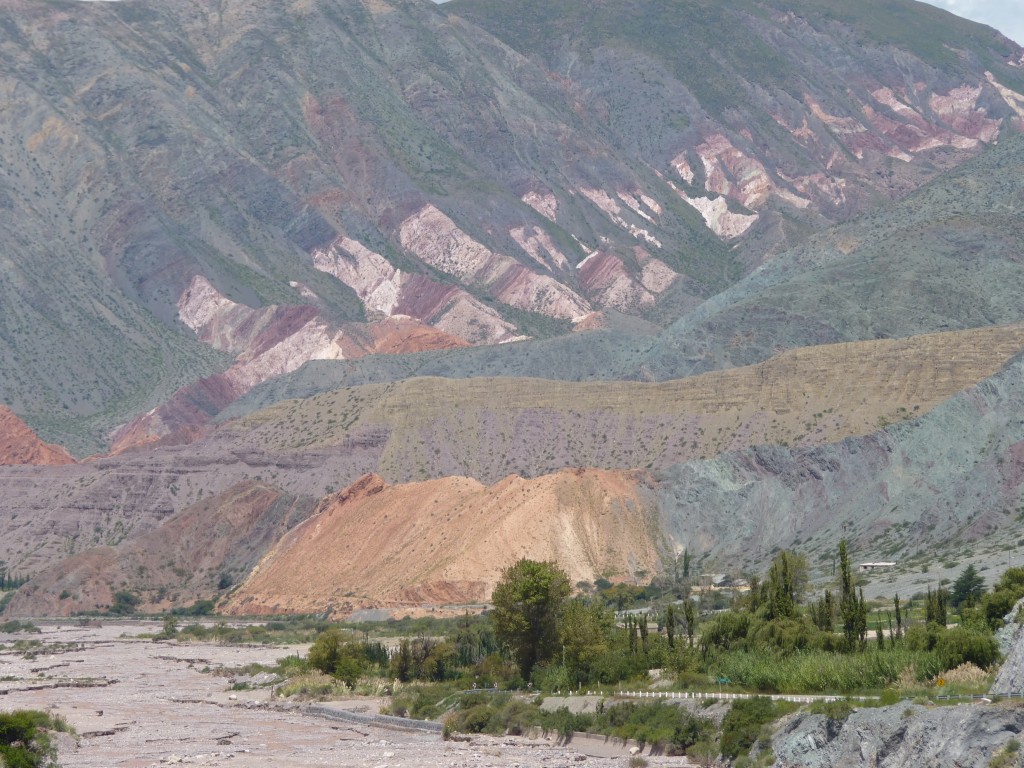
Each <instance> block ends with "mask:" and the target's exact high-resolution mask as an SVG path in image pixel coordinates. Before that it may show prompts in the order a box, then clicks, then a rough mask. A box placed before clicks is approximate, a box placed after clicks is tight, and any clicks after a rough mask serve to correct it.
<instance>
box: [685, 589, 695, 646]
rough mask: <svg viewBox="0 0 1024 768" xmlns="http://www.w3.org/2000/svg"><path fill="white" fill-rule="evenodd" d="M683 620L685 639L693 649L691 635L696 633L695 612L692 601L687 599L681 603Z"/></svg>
mask: <svg viewBox="0 0 1024 768" xmlns="http://www.w3.org/2000/svg"><path fill="white" fill-rule="evenodd" d="M683 620H684V621H685V622H686V639H687V642H688V643H689V645H690V647H691V648H693V635H694V633H695V632H696V631H697V610H696V609H695V608H694V607H693V600H689V599H687V601H686V602H685V603H683Z"/></svg>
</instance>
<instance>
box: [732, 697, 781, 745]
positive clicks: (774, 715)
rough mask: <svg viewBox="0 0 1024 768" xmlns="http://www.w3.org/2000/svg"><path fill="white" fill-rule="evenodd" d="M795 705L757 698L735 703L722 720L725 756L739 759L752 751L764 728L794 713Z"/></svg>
mask: <svg viewBox="0 0 1024 768" xmlns="http://www.w3.org/2000/svg"><path fill="white" fill-rule="evenodd" d="M795 708H796V705H794V704H791V703H789V702H784V701H772V700H771V699H767V698H762V697H757V698H753V699H743V700H740V701H736V702H733V705H732V707H731V708H730V709H729V711H728V712H727V713H726V715H725V718H723V720H722V742H721V750H722V754H723V755H725V756H726V757H728V758H731V759H736V758H737V757H739V756H740V755H741V754H743V753H745V752H748V751H750V748H751V747H752V746H754V742H755V741H757V740H758V737H759V736H760V735H761V729H762V726H765V725H768V724H769V723H772V722H774V721H775V720H777V719H778V718H780V717H782V715H785V714H788V713H789V712H792V711H793V710H794V709H795Z"/></svg>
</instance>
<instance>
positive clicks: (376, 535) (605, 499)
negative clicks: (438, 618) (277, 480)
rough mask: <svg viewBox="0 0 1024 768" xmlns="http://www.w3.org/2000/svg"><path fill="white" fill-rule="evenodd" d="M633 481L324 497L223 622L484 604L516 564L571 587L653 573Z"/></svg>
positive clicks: (652, 518) (403, 489) (541, 481)
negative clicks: (522, 561) (527, 561)
mask: <svg viewBox="0 0 1024 768" xmlns="http://www.w3.org/2000/svg"><path fill="white" fill-rule="evenodd" d="M649 499H650V489H649V487H648V483H647V481H646V479H645V478H644V476H643V475H642V474H640V473H632V472H607V471H600V470H573V471H565V472H561V473H558V474H555V475H547V476H544V477H539V478H536V479H533V480H524V479H523V478H520V477H514V476H513V477H508V478H505V479H504V480H502V481H500V482H498V483H496V484H494V485H492V486H489V487H488V486H485V485H483V484H482V483H480V482H478V481H476V480H473V479H471V478H465V477H448V478H443V479H440V480H430V481H427V482H423V483H412V484H408V485H387V484H386V483H385V482H384V481H383V480H382V479H381V478H380V477H378V476H376V475H367V476H365V477H363V478H361V479H360V480H359V481H358V482H356V483H355V484H353V485H352V486H350V487H349V488H347V489H345V490H344V491H341V492H339V493H337V494H335V495H334V496H329V497H327V498H326V499H324V500H323V501H322V502H321V504H320V506H319V507H318V509H317V512H316V514H315V515H314V516H313V517H311V518H310V519H309V520H307V521H306V522H305V523H303V524H302V525H300V526H298V527H296V528H295V529H294V530H293V531H291V532H290V533H289V534H288V535H287V536H285V537H284V538H283V539H282V540H281V541H280V543H279V544H278V545H277V546H276V547H275V548H274V549H273V550H272V551H271V552H270V553H269V554H268V555H267V556H266V557H265V558H264V559H263V560H262V561H261V562H260V563H259V565H258V566H257V567H256V568H255V569H254V570H253V572H252V574H251V575H250V576H249V578H247V579H246V580H245V582H243V583H242V585H241V586H240V587H239V588H238V589H237V590H236V591H234V592H233V593H232V594H231V597H230V600H229V602H228V604H227V606H226V607H225V610H226V611H227V612H228V613H240V614H259V613H314V612H316V613H320V612H323V611H325V610H327V611H331V612H332V613H335V614H340V615H347V614H348V613H350V612H352V611H353V610H357V609H359V608H362V607H375V608H381V607H383V608H387V609H390V610H392V611H394V612H396V613H402V612H408V611H409V610H413V609H422V608H423V607H424V606H431V605H432V606H438V605H441V606H443V605H446V604H460V603H474V602H486V601H487V600H488V599H489V598H490V595H491V592H492V591H493V589H494V586H495V584H497V582H498V580H499V579H500V577H501V571H502V569H503V568H505V567H506V566H508V565H510V564H511V563H513V562H515V561H516V560H517V559H519V558H520V557H530V558H533V559H538V560H551V561H554V562H557V563H559V564H560V565H561V566H562V567H563V568H564V569H565V570H566V572H567V573H568V574H569V578H570V580H571V581H572V582H573V583H574V584H575V583H577V582H580V581H588V582H592V581H593V580H594V579H596V578H597V577H599V576H602V575H604V576H605V577H614V578H628V579H633V578H636V577H638V575H640V574H643V575H646V574H651V573H654V572H656V571H657V570H658V569H659V568H660V567H661V563H662V559H663V557H664V556H665V554H666V552H667V551H669V550H667V542H666V541H665V540H664V539H662V538H661V536H660V533H659V531H660V529H661V526H660V523H659V520H658V512H657V507H656V506H652V505H651V503H650V500H649Z"/></svg>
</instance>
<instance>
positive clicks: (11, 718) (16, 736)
mask: <svg viewBox="0 0 1024 768" xmlns="http://www.w3.org/2000/svg"><path fill="white" fill-rule="evenodd" d="M48 731H70V728H69V727H68V725H67V723H65V722H64V721H63V720H62V719H61V718H53V717H51V716H50V715H48V714H46V713H45V712H39V711H37V710H31V709H21V710H16V711H14V712H5V713H0V758H2V760H3V765H6V766H11V768H37V766H40V767H41V766H56V765H57V763H56V757H57V751H56V749H55V748H54V747H53V745H52V744H51V743H50V738H49V733H48Z"/></svg>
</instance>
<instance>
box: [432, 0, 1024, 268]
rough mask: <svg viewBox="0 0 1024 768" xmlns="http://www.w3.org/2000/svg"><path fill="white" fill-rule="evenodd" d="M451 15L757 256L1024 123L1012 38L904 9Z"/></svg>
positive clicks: (633, 0)
mask: <svg viewBox="0 0 1024 768" xmlns="http://www.w3.org/2000/svg"><path fill="white" fill-rule="evenodd" d="M446 10H448V11H449V12H450V13H454V14H457V15H458V16H459V17H461V18H464V19H466V20H469V21H472V22H473V23H475V24H478V25H480V26H481V27H483V28H485V29H487V30H488V31H490V32H491V33H492V34H494V35H496V36H497V37H499V38H501V40H502V41H504V42H505V43H507V44H508V45H509V46H511V47H512V48H514V49H516V50H517V51H519V52H521V53H523V54H524V55H526V56H529V57H530V59H531V60H532V61H534V62H536V63H537V64H538V65H540V66H542V67H543V68H544V69H545V70H547V71H548V73H549V76H550V77H551V78H552V79H553V80H555V81H556V82H558V83H559V84H560V85H561V86H562V87H563V88H565V90H566V91H567V92H569V93H571V94H572V98H573V99H574V103H575V105H576V108H577V109H578V110H579V111H580V112H581V113H583V114H588V115H593V116H594V118H595V120H596V121H597V122H598V124H599V125H600V127H601V128H602V129H603V130H604V131H605V132H606V133H607V135H609V136H610V137H611V140H612V141H613V142H614V143H615V144H616V145H617V146H618V147H620V148H622V150H624V151H626V152H629V153H631V154H633V155H634V156H635V157H637V158H639V159H642V160H644V161H645V162H647V163H650V164H651V165H652V167H654V169H655V170H656V171H658V172H659V173H660V174H662V176H663V178H665V180H666V182H667V183H670V184H671V185H672V187H673V189H674V190H675V192H676V193H677V194H678V195H679V197H680V199H682V200H683V201H684V202H685V203H686V204H687V205H689V206H691V207H693V209H695V210H696V211H697V212H698V213H699V214H700V215H701V217H702V219H703V220H704V222H705V224H706V226H707V227H708V228H709V229H711V230H712V231H713V232H715V234H716V235H718V236H719V237H721V238H723V239H725V240H737V239H738V240H739V241H740V242H743V243H745V246H744V247H745V250H746V252H747V254H748V258H751V259H756V258H759V257H761V256H763V255H764V254H765V252H768V253H770V252H772V251H773V250H779V249H781V248H783V247H785V246H786V245H787V244H792V238H793V236H794V234H795V233H797V232H799V231H800V230H801V229H807V228H808V227H813V226H814V224H815V223H816V222H819V221H821V220H829V221H837V220H841V219H843V218H847V217H848V216H849V215H851V214H852V213H855V212H862V211H864V210H868V209H870V208H873V207H874V206H875V205H877V204H878V201H879V200H880V199H884V198H894V197H899V196H901V195H902V194H905V193H906V192H907V191H908V190H910V189H911V188H913V187H915V186H917V185H918V184H920V183H921V181H922V180H923V179H924V178H927V177H929V176H931V175H933V174H934V173H935V172H936V171H937V170H939V169H941V168H944V167H949V166H948V163H949V161H950V160H952V159H953V158H954V157H955V155H956V154H957V152H958V151H965V150H971V149H976V148H978V147H979V146H980V145H982V144H985V143H989V142H991V141H993V140H994V139H995V138H996V137H997V135H998V132H999V131H1000V129H1001V128H1002V127H1004V124H1010V123H1014V124H1016V125H1017V126H1018V127H1019V126H1021V125H1024V96H1022V95H1021V92H1022V91H1024V87H1022V85H1024V83H1022V79H1021V78H1020V76H1019V75H1020V73H1019V72H1018V71H1015V70H1013V69H1011V68H1008V67H1006V65H1007V64H1008V63H1010V61H1011V58H1012V56H1013V54H1012V53H1011V52H1012V51H1013V50H1014V48H1015V47H1014V46H1012V45H1011V44H1009V43H1008V42H1006V41H1003V40H1000V39H999V36H998V35H996V34H993V33H992V32H991V31H983V30H982V29H980V28H978V27H976V26H973V25H970V24H967V23H964V22H963V21H962V20H959V19H953V18H951V17H949V16H948V14H945V13H943V12H941V11H938V10H936V9H933V8H925V7H922V6H920V5H915V4H913V3H910V2H897V3H892V2H878V1H877V0H876V2H870V3H862V4H859V5H858V6H856V7H855V8H854V7H850V6H841V5H839V4H837V3H821V2H798V3H791V2H786V3H780V2H774V0H750V1H747V2H742V3H733V4H729V5H722V4H721V3H716V2H709V1H703V2H694V3H686V4H682V5H681V4H679V3H673V2H670V1H669V0H657V1H655V2H650V1H649V0H614V2H605V3H601V4H600V5H597V6H595V5H594V4H592V3H587V2H582V1H581V0H575V1H573V0H569V1H565V2H556V3H551V2H543V1H542V0H527V1H526V2H522V3H516V4H515V5H514V6H512V5H510V4H508V3H504V2H501V0H454V2H451V3H449V4H447V6H446ZM911 19H912V21H911ZM966 39H970V40H971V41H972V45H971V46H970V50H971V52H970V53H967V52H966V51H965V50H964V47H963V46H964V42H965V40H966ZM954 50H960V51H963V55H959V56H958V55H954V54H953V53H952V51H954ZM1008 54H1009V55H1008ZM752 60H756V61H757V62H758V65H757V66H751V61H752ZM982 62H984V63H982ZM979 65H980V70H981V71H980V72H979V73H978V74H980V75H981V76H980V77H979V76H978V75H977V74H974V73H973V72H972V71H971V70H972V69H973V68H974V67H977V66H979ZM993 67H995V68H997V69H993ZM997 70H998V74H997ZM810 73H813V74H810ZM808 75H810V76H808ZM1000 78H1002V79H1003V80H1004V81H1006V82H1000ZM1007 78H1009V80H1007ZM634 210H637V208H635V207H634Z"/></svg>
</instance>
